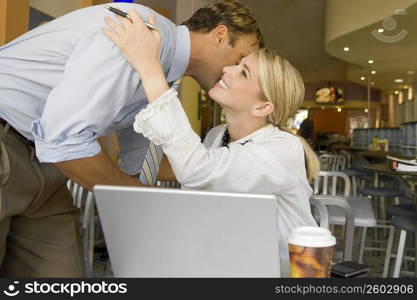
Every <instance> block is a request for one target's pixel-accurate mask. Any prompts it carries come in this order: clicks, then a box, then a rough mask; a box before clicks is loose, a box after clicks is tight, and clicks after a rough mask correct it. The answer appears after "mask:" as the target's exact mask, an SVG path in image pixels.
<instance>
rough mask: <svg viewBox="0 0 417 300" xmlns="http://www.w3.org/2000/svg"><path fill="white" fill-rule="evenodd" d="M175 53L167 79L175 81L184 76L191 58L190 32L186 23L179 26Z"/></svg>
mask: <svg viewBox="0 0 417 300" xmlns="http://www.w3.org/2000/svg"><path fill="white" fill-rule="evenodd" d="M175 43H176V44H175V54H174V60H173V62H172V65H171V67H170V69H169V72H168V76H167V81H168V82H171V81H175V80H178V79H180V78H181V77H182V76H184V73H185V71H186V70H187V67H188V62H189V60H190V51H191V48H190V47H191V44H190V32H189V30H188V27H187V26H185V25H180V26H177V38H176V42H175Z"/></svg>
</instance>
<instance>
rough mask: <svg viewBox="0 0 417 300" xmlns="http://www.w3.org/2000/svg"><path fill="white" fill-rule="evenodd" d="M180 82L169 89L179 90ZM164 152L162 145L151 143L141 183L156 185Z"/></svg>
mask: <svg viewBox="0 0 417 300" xmlns="http://www.w3.org/2000/svg"><path fill="white" fill-rule="evenodd" d="M180 82H181V81H180V80H176V81H173V82H170V83H168V85H169V87H172V88H174V89H178V86H179V84H180ZM163 155H164V152H163V151H162V147H161V146H160V145H155V144H154V143H153V142H150V144H149V146H148V152H147V153H146V156H145V160H144V161H143V165H142V170H141V172H140V175H139V181H140V182H142V183H143V184H146V185H156V182H157V177H158V170H159V165H160V163H161V160H162V157H163Z"/></svg>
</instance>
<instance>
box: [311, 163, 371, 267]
mask: <svg viewBox="0 0 417 300" xmlns="http://www.w3.org/2000/svg"><path fill="white" fill-rule="evenodd" d="M314 194H315V195H332V196H339V197H340V199H341V200H343V201H344V202H346V203H347V204H348V205H349V206H350V207H351V210H352V213H353V226H354V227H360V228H362V238H361V243H360V248H359V257H358V260H359V262H360V263H361V262H362V261H363V253H364V250H365V237H366V228H368V227H375V226H376V219H375V215H374V211H373V208H372V203H371V201H370V199H367V198H363V197H357V196H351V195H350V180H349V177H348V176H347V175H346V174H344V173H342V172H327V171H320V172H319V175H318V177H317V178H316V180H315V181H314ZM328 213H329V224H331V225H345V224H346V222H347V220H346V216H345V214H346V213H345V212H344V211H343V210H342V209H340V208H339V207H329V208H328ZM345 231H346V228H345ZM352 231H353V230H352ZM352 235H353V233H352Z"/></svg>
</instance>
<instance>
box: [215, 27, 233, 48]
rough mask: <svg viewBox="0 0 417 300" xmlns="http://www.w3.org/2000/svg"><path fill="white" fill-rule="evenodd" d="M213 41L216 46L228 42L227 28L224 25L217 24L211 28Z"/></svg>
mask: <svg viewBox="0 0 417 300" xmlns="http://www.w3.org/2000/svg"><path fill="white" fill-rule="evenodd" d="M213 36H214V43H215V46H216V47H221V46H223V45H224V44H225V43H227V44H228V43H229V38H230V37H229V30H228V29H227V26H226V25H218V26H217V27H216V28H214V29H213Z"/></svg>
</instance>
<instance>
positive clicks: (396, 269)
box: [393, 230, 407, 278]
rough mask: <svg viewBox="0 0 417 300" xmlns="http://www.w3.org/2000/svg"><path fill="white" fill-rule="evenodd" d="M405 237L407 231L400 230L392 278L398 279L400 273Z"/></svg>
mask: <svg viewBox="0 0 417 300" xmlns="http://www.w3.org/2000/svg"><path fill="white" fill-rule="evenodd" d="M406 237H407V231H406V230H401V233H400V240H399V241H398V251H397V257H396V259H395V267H394V274H393V277H394V278H398V277H400V271H401V263H402V261H403V256H404V248H405V238H406Z"/></svg>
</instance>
